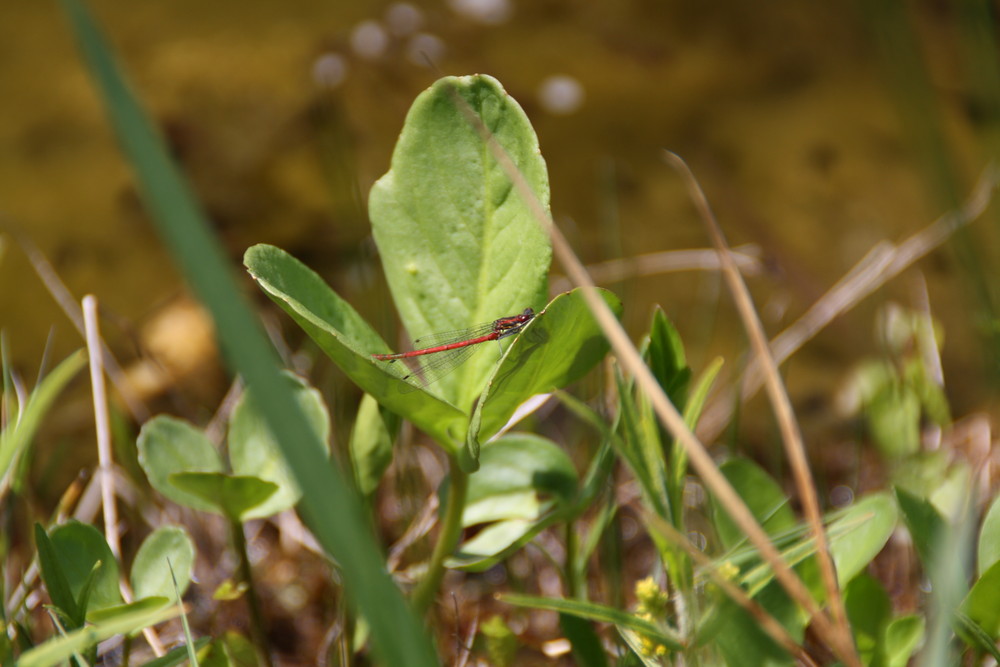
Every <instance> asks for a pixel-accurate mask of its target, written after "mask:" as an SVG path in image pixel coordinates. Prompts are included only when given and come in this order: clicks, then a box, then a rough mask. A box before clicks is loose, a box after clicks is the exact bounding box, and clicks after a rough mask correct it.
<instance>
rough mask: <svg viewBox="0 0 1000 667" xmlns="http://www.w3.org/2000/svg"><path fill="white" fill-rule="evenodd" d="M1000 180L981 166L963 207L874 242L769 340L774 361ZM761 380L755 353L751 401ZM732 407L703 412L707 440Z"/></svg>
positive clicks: (962, 220)
mask: <svg viewBox="0 0 1000 667" xmlns="http://www.w3.org/2000/svg"><path fill="white" fill-rule="evenodd" d="M998 184H1000V169H998V168H997V166H996V165H992V164H991V165H989V166H987V167H986V169H984V170H983V173H982V175H981V176H980V177H979V181H978V182H977V183H976V186H975V188H973V190H972V193H971V194H970V195H969V198H968V200H967V201H966V202H965V205H964V206H963V207H962V208H961V209H959V210H957V211H949V212H948V213H946V214H944V215H943V216H941V217H940V218H938V219H937V220H935V221H934V222H933V223H931V224H930V225H929V226H928V227H926V228H924V229H922V230H921V231H919V232H917V233H915V234H913V235H912V236H910V237H909V238H907V239H906V240H905V241H903V242H902V243H900V244H899V245H898V246H897V245H893V244H892V243H890V242H889V241H883V242H881V243H878V244H876V245H875V246H874V247H873V248H872V249H871V250H869V251H868V253H867V254H866V255H865V256H864V257H862V258H861V260H860V261H859V262H858V263H857V264H855V265H854V266H853V267H852V268H851V270H850V271H848V272H847V273H846V274H845V275H844V277H843V278H841V279H840V280H839V281H838V282H837V283H836V284H835V285H834V286H833V287H831V288H830V290H829V291H827V292H826V294H824V295H823V296H822V297H820V298H819V299H818V300H817V301H816V303H814V304H813V305H812V306H811V307H810V308H809V310H807V311H806V312H805V313H804V314H803V315H802V316H801V317H799V319H797V320H796V321H795V322H793V323H792V324H791V325H789V326H788V327H787V328H786V329H785V330H784V331H782V332H781V333H780V334H778V335H777V336H775V338H774V340H772V341H771V346H770V347H771V354H772V355H773V356H774V359H775V361H776V362H777V363H778V364H781V363H783V362H784V361H785V360H787V359H788V358H789V357H790V356H791V355H792V354H794V353H795V352H797V351H798V350H799V349H800V348H801V347H802V346H803V345H804V344H805V343H807V342H808V341H810V340H812V338H813V337H815V336H816V334H818V333H819V332H820V331H822V330H823V329H824V328H825V327H826V326H827V325H828V324H830V322H832V321H833V320H834V319H835V318H837V317H839V316H840V315H843V314H844V313H846V312H847V311H849V310H850V309H851V308H853V307H854V306H856V305H857V304H858V303H860V302H861V301H862V300H863V299H865V298H866V297H867V296H869V295H870V294H872V293H873V292H874V291H875V290H877V289H879V288H880V287H882V285H884V284H885V283H887V282H888V281H889V280H891V279H892V278H895V277H896V276H898V275H899V274H900V273H902V272H903V270H905V269H906V268H908V267H909V266H910V265H912V264H913V263H914V262H916V261H917V260H918V259H920V258H922V257H924V256H926V255H927V254H928V253H929V252H931V251H932V250H934V249H935V248H938V247H939V246H940V245H941V244H943V243H944V242H945V241H947V240H948V238H949V237H950V236H951V235H952V234H953V233H955V231H956V230H958V229H959V228H961V227H963V226H965V225H967V224H969V223H970V222H972V221H973V220H975V219H976V218H978V217H979V216H981V215H982V214H983V212H984V211H985V210H986V207H987V205H989V203H990V200H991V198H992V194H993V191H994V190H995V189H996V187H997V185H998ZM762 384H763V375H762V373H761V369H760V363H759V361H758V360H757V358H756V357H754V358H752V359H751V360H750V363H749V364H748V365H747V370H746V373H745V375H744V380H743V387H742V390H741V400H742V401H747V400H749V399H750V398H752V397H753V396H754V395H755V394H756V393H757V391H758V390H759V389H760V387H761V385H762ZM732 413H733V405H732V401H731V400H729V399H728V397H727V398H725V399H722V400H717V401H715V402H714V403H713V404H712V405H711V406H709V408H708V409H707V410H706V411H705V415H704V416H703V417H702V420H701V423H700V424H699V427H698V434H699V436H700V437H701V438H703V439H704V440H707V441H712V440H715V439H716V438H717V437H719V434H720V433H722V430H723V429H724V428H725V427H726V424H728V423H729V420H730V418H731V417H732Z"/></svg>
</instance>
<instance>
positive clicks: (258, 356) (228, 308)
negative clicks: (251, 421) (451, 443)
mask: <svg viewBox="0 0 1000 667" xmlns="http://www.w3.org/2000/svg"><path fill="white" fill-rule="evenodd" d="M62 6H63V8H64V9H65V11H66V14H67V15H68V16H69V18H70V22H71V24H72V27H73V31H74V33H75V34H76V37H77V40H78V42H79V46H80V49H81V50H82V52H83V56H84V58H85V60H86V62H87V65H88V67H89V69H90V72H91V75H92V76H93V77H94V80H95V82H96V84H97V87H98V89H99V92H100V94H101V96H102V97H103V99H104V102H105V105H106V107H107V111H108V114H109V116H110V119H111V123H112V126H113V127H114V129H115V131H116V133H117V135H118V138H119V141H120V142H121V144H122V148H123V150H124V152H125V154H126V155H127V157H128V159H129V161H130V163H131V165H132V167H133V169H134V170H135V172H136V176H137V179H138V181H139V183H140V186H141V188H142V192H143V195H144V198H145V201H146V204H147V205H148V206H149V208H150V210H151V212H152V213H153V219H154V221H155V222H156V224H157V225H158V227H159V231H160V234H161V235H162V237H163V239H164V240H165V242H166V243H167V246H168V247H169V249H170V251H171V253H172V254H173V255H174V258H175V259H176V261H177V263H178V265H179V267H180V269H181V270H182V272H183V274H184V276H185V277H186V278H187V280H188V281H189V282H190V283H191V285H192V287H193V288H194V290H195V291H196V293H197V294H198V296H199V298H200V299H201V300H202V301H203V302H204V304H205V305H206V307H207V308H208V309H209V310H210V311H211V312H212V316H213V318H214V319H215V324H216V330H217V331H218V336H219V340H220V342H221V344H222V347H223V350H224V352H225V355H226V359H227V360H228V361H229V363H230V364H231V366H232V368H233V369H234V370H235V371H237V372H239V373H240V374H241V375H242V376H243V378H244V379H245V381H246V384H247V386H248V387H250V388H251V389H252V390H253V391H254V395H255V400H256V401H258V405H259V408H260V410H261V413H262V414H263V416H264V418H265V420H266V421H267V423H268V426H269V427H270V429H271V432H272V433H273V434H274V436H275V439H276V440H277V442H278V444H279V446H280V448H281V450H282V453H283V455H284V456H285V458H286V460H287V462H288V465H289V467H290V468H291V470H292V472H293V474H294V475H295V477H296V479H297V480H298V482H299V485H300V487H301V488H302V491H303V496H302V501H301V504H300V507H301V510H302V513H303V515H304V518H305V519H306V522H307V523H308V524H309V526H310V528H311V529H312V530H313V532H314V533H315V535H316V538H317V539H318V540H319V542H320V544H322V545H323V547H324V549H325V550H326V551H327V552H328V553H329V554H330V555H331V556H333V557H334V558H335V559H336V560H337V562H338V564H339V566H340V567H341V568H342V570H343V572H344V577H343V580H344V581H345V582H349V584H348V586H347V593H348V596H349V598H350V600H351V602H352V603H353V604H354V605H355V606H356V608H358V609H359V611H360V612H361V614H363V615H364V617H365V618H366V619H367V621H368V623H369V626H370V628H371V636H372V642H373V644H374V648H375V651H376V654H377V657H378V658H379V659H381V661H383V662H384V663H385V664H391V665H415V666H418V665H435V664H437V660H436V658H435V655H434V649H433V647H432V645H431V642H430V640H429V638H428V637H427V634H426V633H425V632H424V629H423V628H422V627H421V624H420V622H419V621H418V620H417V618H416V617H415V616H414V614H413V613H412V612H411V611H410V609H409V608H408V607H407V605H406V603H405V601H404V600H403V597H402V595H401V594H400V593H399V591H398V590H397V589H396V587H395V585H394V584H393V582H392V580H391V579H390V578H389V575H388V574H387V573H386V572H385V570H384V568H383V566H382V563H383V559H382V556H381V554H380V553H379V550H378V548H377V547H376V544H375V540H374V537H373V536H372V534H371V531H370V529H369V527H368V525H367V523H366V520H365V519H364V517H363V515H362V510H361V504H360V502H359V499H358V498H357V496H356V495H355V494H354V492H353V491H352V490H351V489H350V488H349V487H348V485H347V484H346V483H345V480H344V477H343V474H342V472H341V470H340V469H339V467H337V466H335V465H331V463H330V462H329V461H328V460H327V459H326V458H325V457H324V456H323V454H322V450H323V446H322V443H316V442H315V440H316V434H315V432H314V431H313V430H312V429H310V428H309V426H308V422H307V421H306V418H305V415H304V414H303V413H302V409H301V408H300V407H299V406H298V404H297V403H296V402H295V400H294V398H293V396H292V395H291V392H290V391H289V390H288V386H287V383H285V382H282V381H281V375H280V369H279V365H278V358H277V355H276V354H275V352H274V350H273V349H272V348H271V346H270V344H269V343H268V341H267V338H266V337H265V335H264V332H263V331H262V329H261V327H260V325H259V324H258V322H257V320H256V318H255V317H254V316H253V313H252V311H251V310H250V308H249V307H248V305H247V303H246V301H245V299H244V298H243V297H242V295H241V294H240V291H239V290H238V289H237V286H236V281H235V280H234V277H233V273H232V271H231V269H230V267H229V263H228V261H227V260H226V258H225V255H224V253H223V252H222V249H221V247H220V245H219V243H218V240H217V239H215V238H214V237H213V236H212V235H211V234H210V233H209V227H208V224H207V222H206V220H205V216H204V214H203V213H202V211H201V209H200V207H199V206H198V204H197V202H196V201H195V199H194V198H193V196H192V195H191V193H190V191H189V188H188V186H187V184H186V183H185V182H184V180H183V179H182V177H181V175H180V173H179V172H178V170H177V168H176V167H175V165H174V164H173V163H172V162H171V160H170V158H169V157H168V153H167V150H166V148H165V147H164V145H163V142H162V140H161V139H160V137H159V136H158V134H157V133H156V131H155V130H154V128H153V126H152V124H151V123H150V121H149V119H148V118H147V117H146V114H145V113H144V112H143V110H142V109H141V108H140V106H139V104H138V101H137V100H136V99H135V97H134V96H133V94H132V92H131V90H130V89H129V87H128V85H127V83H126V81H125V79H124V77H123V76H122V73H121V72H120V71H119V68H118V65H117V63H116V62H115V60H114V58H113V56H112V53H111V51H110V50H109V47H108V45H107V43H106V41H105V39H104V37H103V35H102V34H101V33H100V31H99V30H98V28H97V26H96V24H95V23H94V21H93V19H92V18H91V16H90V13H89V12H88V10H87V9H86V8H85V6H84V4H83V3H82V2H79V0H63V2H62Z"/></svg>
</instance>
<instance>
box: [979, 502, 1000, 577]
mask: <svg viewBox="0 0 1000 667" xmlns="http://www.w3.org/2000/svg"><path fill="white" fill-rule="evenodd" d="M998 561H1000V496H998V497H996V498H994V499H993V503H992V504H991V505H990V509H989V511H987V512H986V517H985V518H984V519H983V527H982V530H980V531H979V550H978V552H977V558H976V565H977V568H978V569H977V572H978V573H979V576H982V575H983V573H984V572H986V570H988V569H990V568H991V567H993V564H994V563H996V562H998Z"/></svg>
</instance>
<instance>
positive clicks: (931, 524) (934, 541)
mask: <svg viewBox="0 0 1000 667" xmlns="http://www.w3.org/2000/svg"><path fill="white" fill-rule="evenodd" d="M894 491H895V494H896V500H897V501H898V502H899V509H900V510H902V512H903V519H905V521H906V526H907V528H909V529H910V535H911V536H912V537H913V545H914V546H915V547H916V548H917V554H918V555H919V556H920V560H921V562H922V563H923V566H924V568H926V569H927V570H928V571H931V570H932V569H933V565H934V554H935V553H936V551H937V548H938V546H937V545H938V541H939V540H940V539H941V538H942V537H943V536H944V535H945V534H946V529H947V524H946V523H945V521H944V519H943V518H942V517H941V515H940V514H938V511H937V510H936V509H934V506H933V505H932V504H931V503H930V502H929V501H927V500H924V499H923V498H918V497H917V496H915V495H913V494H912V493H910V492H909V491H907V490H905V489H903V488H901V487H898V486H897V487H895V489H894Z"/></svg>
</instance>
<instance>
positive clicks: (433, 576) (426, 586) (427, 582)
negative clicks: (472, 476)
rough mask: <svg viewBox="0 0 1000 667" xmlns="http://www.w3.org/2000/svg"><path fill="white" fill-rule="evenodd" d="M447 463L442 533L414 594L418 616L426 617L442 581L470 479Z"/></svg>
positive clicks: (454, 462) (454, 463) (452, 461)
mask: <svg viewBox="0 0 1000 667" xmlns="http://www.w3.org/2000/svg"><path fill="white" fill-rule="evenodd" d="M448 462H449V464H450V468H451V474H450V480H449V484H448V498H447V499H446V500H445V503H446V505H445V513H444V519H443V521H442V523H441V531H440V532H439V533H438V538H437V543H436V544H435V545H434V552H433V553H432V554H431V560H430V562H429V563H428V566H427V574H425V575H424V578H423V579H422V580H421V581H420V583H419V584H417V588H416V589H415V590H414V591H413V607H414V608H415V609H416V611H417V613H420V614H423V613H425V612H426V611H427V609H428V607H430V605H431V602H433V601H434V596H435V595H437V591H438V588H440V586H441V579H442V578H444V570H445V567H444V561H445V559H447V558H448V556H450V555H451V552H452V551H454V549H455V545H456V544H458V538H459V536H460V535H461V533H462V512H464V511H465V497H466V492H467V491H468V490H469V475H468V474H467V473H465V472H464V471H463V470H462V469H461V468H460V467H459V465H458V461H457V460H456V459H455V458H454V457H450V458H449V461H448Z"/></svg>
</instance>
